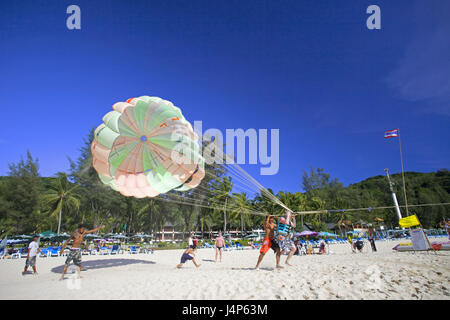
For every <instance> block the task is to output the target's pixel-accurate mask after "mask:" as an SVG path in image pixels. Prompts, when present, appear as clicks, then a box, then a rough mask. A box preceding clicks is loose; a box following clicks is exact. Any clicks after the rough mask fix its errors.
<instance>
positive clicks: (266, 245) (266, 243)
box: [259, 237, 273, 253]
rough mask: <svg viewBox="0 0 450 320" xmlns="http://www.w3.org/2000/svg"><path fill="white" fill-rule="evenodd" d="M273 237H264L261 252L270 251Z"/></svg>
mask: <svg viewBox="0 0 450 320" xmlns="http://www.w3.org/2000/svg"><path fill="white" fill-rule="evenodd" d="M272 239H273V238H269V237H265V238H264V242H263V244H262V246H261V250H259V252H260V253H266V252H267V251H269V249H270V247H272Z"/></svg>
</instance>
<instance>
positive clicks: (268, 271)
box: [0, 241, 450, 300]
mask: <svg viewBox="0 0 450 320" xmlns="http://www.w3.org/2000/svg"><path fill="white" fill-rule="evenodd" d="M397 243H398V242H394V241H388V242H377V247H378V252H376V253H372V252H371V250H370V248H367V247H370V246H369V245H368V244H366V247H365V250H364V252H363V253H356V254H352V253H351V249H350V246H349V245H347V244H334V245H330V250H331V251H332V253H331V254H328V255H308V256H294V257H293V258H292V261H291V262H292V264H293V266H292V267H287V266H286V267H285V268H284V269H280V270H275V269H274V266H275V255H274V253H273V252H272V250H270V251H269V252H268V253H267V255H266V257H265V258H264V260H263V262H262V264H261V269H260V270H254V269H253V268H254V266H255V264H256V260H257V258H258V255H259V251H258V250H241V251H236V250H233V251H228V252H224V258H223V262H222V263H215V262H214V250H213V249H199V250H198V252H197V255H196V259H197V261H198V262H200V263H201V266H200V268H198V269H197V268H195V266H194V265H193V264H192V262H187V263H186V265H185V266H184V267H183V268H182V269H179V270H178V269H175V266H176V264H177V263H178V262H179V259H180V256H181V253H182V250H166V251H156V252H155V253H154V254H138V255H131V254H121V255H112V256H83V266H84V267H85V268H86V269H87V270H86V271H83V272H82V279H81V280H80V282H78V283H77V282H76V281H74V280H71V279H67V280H64V281H59V277H60V272H61V270H62V266H63V264H64V261H65V257H57V258H56V257H55V258H38V260H37V267H38V272H39V275H37V276H34V275H32V274H31V273H30V274H28V275H25V276H22V274H21V271H22V270H23V267H24V262H25V259H14V260H10V259H8V260H0V298H1V299H245V300H246V299H281V300H284V299H296V300H297V299H300V300H304V299H440V300H449V299H450V252H449V251H446V252H445V251H440V252H438V253H437V254H435V253H433V252H420V253H419V252H418V253H411V252H395V251H393V250H392V247H394V246H395V245H396V244H397ZM281 259H282V260H281V261H282V264H283V265H284V261H285V260H286V256H282V258H281ZM78 284H79V288H78V289H77V285H78Z"/></svg>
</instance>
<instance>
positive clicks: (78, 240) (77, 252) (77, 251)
mask: <svg viewBox="0 0 450 320" xmlns="http://www.w3.org/2000/svg"><path fill="white" fill-rule="evenodd" d="M102 228H104V226H100V227H98V228H95V229H92V230H89V231H87V230H86V226H85V225H84V224H81V225H80V226H79V227H78V229H77V230H76V231H75V232H74V233H72V235H71V236H70V238H69V239H67V240H66V242H64V245H63V246H62V248H61V251H60V255H62V254H63V252H64V248H65V247H66V245H67V244H68V243H69V241H70V240H73V243H72V248H70V253H69V255H68V256H67V259H66V263H65V265H64V269H63V272H62V275H61V279H60V280H64V275H65V274H66V271H67V268H68V267H69V265H70V262H71V261H73V264H74V265H76V266H77V267H78V278H81V244H82V243H83V238H84V236H85V235H86V234H88V233H94V232H97V231H98V230H100V229H102Z"/></svg>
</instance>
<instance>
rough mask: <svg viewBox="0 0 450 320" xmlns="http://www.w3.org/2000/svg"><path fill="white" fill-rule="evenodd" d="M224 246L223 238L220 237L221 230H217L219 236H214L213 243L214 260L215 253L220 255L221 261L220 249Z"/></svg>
mask: <svg viewBox="0 0 450 320" xmlns="http://www.w3.org/2000/svg"><path fill="white" fill-rule="evenodd" d="M224 246H225V239H224V238H223V237H222V232H219V236H218V237H217V238H216V242H215V243H214V247H215V248H216V262H217V255H220V262H222V250H223V247H224Z"/></svg>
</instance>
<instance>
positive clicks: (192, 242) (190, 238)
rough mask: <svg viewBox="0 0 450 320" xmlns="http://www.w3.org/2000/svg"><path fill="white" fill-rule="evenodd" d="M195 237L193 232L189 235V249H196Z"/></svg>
mask: <svg viewBox="0 0 450 320" xmlns="http://www.w3.org/2000/svg"><path fill="white" fill-rule="evenodd" d="M193 235H194V233H193V232H191V233H190V234H189V238H188V247H189V248H193V247H194V239H193Z"/></svg>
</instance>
